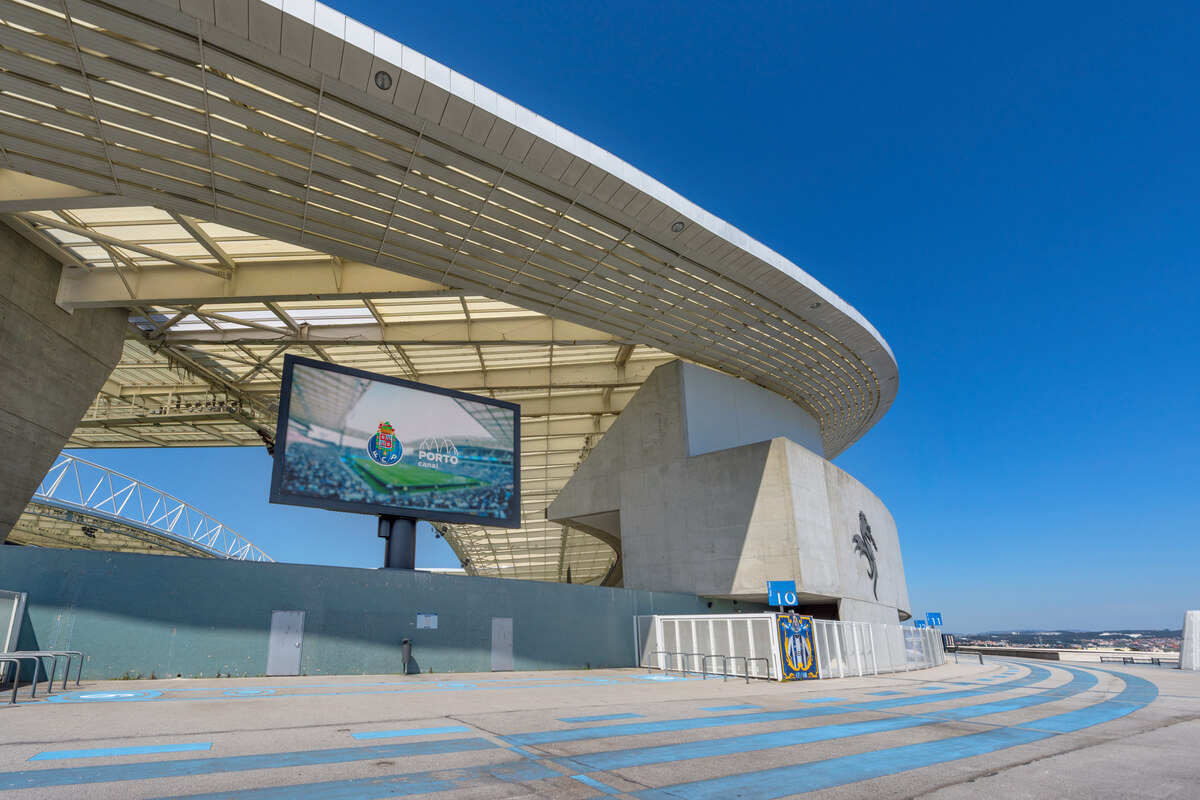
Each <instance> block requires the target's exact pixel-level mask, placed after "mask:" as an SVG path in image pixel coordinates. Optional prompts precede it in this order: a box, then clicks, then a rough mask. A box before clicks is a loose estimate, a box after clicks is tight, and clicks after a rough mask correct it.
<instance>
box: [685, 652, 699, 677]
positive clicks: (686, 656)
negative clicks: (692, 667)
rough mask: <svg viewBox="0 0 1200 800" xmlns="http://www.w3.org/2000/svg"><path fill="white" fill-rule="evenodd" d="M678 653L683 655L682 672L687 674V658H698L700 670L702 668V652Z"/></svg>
mask: <svg viewBox="0 0 1200 800" xmlns="http://www.w3.org/2000/svg"><path fill="white" fill-rule="evenodd" d="M680 655H682V656H683V674H684V675H687V674H688V672H689V670H688V659H689V658H699V659H700V669H701V670H703V669H704V653H681V654H680Z"/></svg>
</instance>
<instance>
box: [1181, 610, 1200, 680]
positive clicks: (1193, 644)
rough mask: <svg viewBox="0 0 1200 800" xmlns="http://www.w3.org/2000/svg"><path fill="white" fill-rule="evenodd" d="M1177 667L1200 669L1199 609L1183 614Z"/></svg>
mask: <svg viewBox="0 0 1200 800" xmlns="http://www.w3.org/2000/svg"><path fill="white" fill-rule="evenodd" d="M1179 668H1180V669H1188V670H1192V671H1193V672H1195V671H1200V611H1188V612H1186V613H1185V614H1184V615H1183V640H1182V641H1181V642H1180V643H1179Z"/></svg>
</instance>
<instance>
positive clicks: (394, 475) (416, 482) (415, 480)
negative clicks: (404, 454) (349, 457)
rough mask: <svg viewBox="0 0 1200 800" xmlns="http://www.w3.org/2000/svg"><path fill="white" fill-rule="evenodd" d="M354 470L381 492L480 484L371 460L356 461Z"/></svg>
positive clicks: (459, 477) (440, 473)
mask: <svg viewBox="0 0 1200 800" xmlns="http://www.w3.org/2000/svg"><path fill="white" fill-rule="evenodd" d="M354 468H355V469H356V470H357V471H358V472H359V474H360V475H362V476H363V477H364V478H366V479H367V481H368V482H369V483H371V484H373V485H374V486H375V487H376V488H378V489H380V490H384V491H386V490H388V489H409V490H414V489H415V490H420V489H434V488H437V487H449V486H454V487H462V486H478V485H480V482H479V481H477V480H474V479H472V478H467V477H463V476H461V475H450V474H447V473H445V472H439V471H438V470H436V469H425V468H424V467H413V466H409V465H408V464H395V465H393V466H390V467H385V466H383V465H381V464H376V463H375V462H374V461H371V460H370V459H369V458H356V459H354Z"/></svg>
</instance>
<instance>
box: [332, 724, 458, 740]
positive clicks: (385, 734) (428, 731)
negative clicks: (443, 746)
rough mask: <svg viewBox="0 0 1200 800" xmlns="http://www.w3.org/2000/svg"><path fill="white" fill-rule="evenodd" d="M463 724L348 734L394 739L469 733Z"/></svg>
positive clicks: (355, 736)
mask: <svg viewBox="0 0 1200 800" xmlns="http://www.w3.org/2000/svg"><path fill="white" fill-rule="evenodd" d="M470 732H471V729H470V728H468V727H467V726H465V725H446V726H445V727H441V728H405V729H403V730H398V731H368V732H366V733H352V734H350V735H351V736H353V737H354V738H355V739H394V738H396V737H399V736H436V735H438V734H442V733H470Z"/></svg>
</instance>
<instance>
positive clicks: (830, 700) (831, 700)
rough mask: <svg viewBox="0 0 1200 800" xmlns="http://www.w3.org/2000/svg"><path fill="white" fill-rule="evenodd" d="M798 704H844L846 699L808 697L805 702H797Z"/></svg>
mask: <svg viewBox="0 0 1200 800" xmlns="http://www.w3.org/2000/svg"><path fill="white" fill-rule="evenodd" d="M796 702H797V703H844V702H846V698H844V697H806V698H804V699H803V700H797V701H796Z"/></svg>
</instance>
